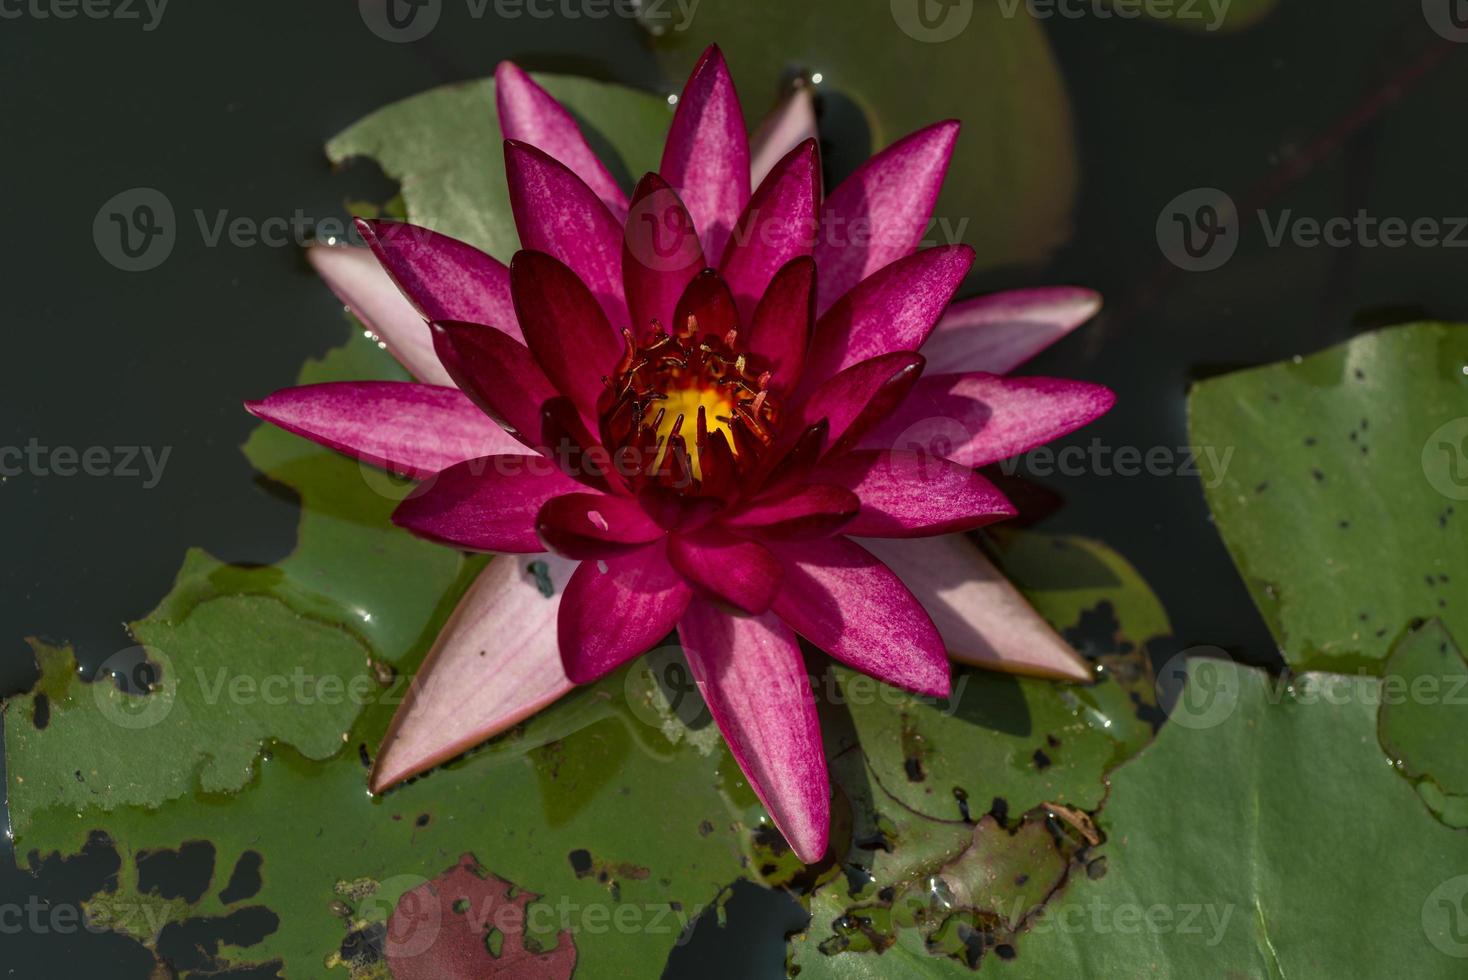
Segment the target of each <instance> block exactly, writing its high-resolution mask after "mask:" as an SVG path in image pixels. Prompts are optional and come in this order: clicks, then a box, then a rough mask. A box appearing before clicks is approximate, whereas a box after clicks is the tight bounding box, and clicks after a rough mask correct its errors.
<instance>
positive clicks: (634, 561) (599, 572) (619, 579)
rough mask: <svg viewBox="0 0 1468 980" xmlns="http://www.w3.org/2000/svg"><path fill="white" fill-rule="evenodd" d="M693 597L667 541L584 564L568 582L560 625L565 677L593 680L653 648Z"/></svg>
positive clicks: (586, 680)
mask: <svg viewBox="0 0 1468 980" xmlns="http://www.w3.org/2000/svg"><path fill="white" fill-rule="evenodd" d="M692 595H693V591H692V590H691V589H690V588H689V587H688V583H687V582H685V581H684V580H683V576H681V575H679V574H678V573H677V572H676V571H674V570H673V566H672V565H670V564H668V552H667V545H666V542H664V541H658V542H656V543H655V544H650V545H645V546H644V547H642V548H641V549H639V550H637V551H633V552H630V553H628V554H626V555H622V556H620V557H617V558H606V559H602V560H600V561H584V562H582V563H581V567H579V568H577V569H576V574H574V575H572V576H571V582H570V584H569V585H567V586H566V594H565V597H564V598H563V599H562V600H561V615H560V618H559V619H558V621H557V627H556V628H557V633H558V635H559V638H560V645H561V662H562V663H563V664H564V665H565V668H566V675H567V676H568V677H570V678H571V680H573V681H575V682H576V683H577V684H589V683H591V682H592V681H594V680H596V679H597V678H598V677H601V676H603V675H604V674H606V673H608V672H609V671H612V670H614V669H616V668H617V667H618V666H620V665H621V664H623V663H625V662H626V661H628V660H631V659H632V658H633V657H635V656H637V655H638V654H640V653H643V652H644V651H646V650H648V649H650V648H651V647H652V646H653V645H654V644H656V643H657V642H658V641H659V640H661V639H662V638H663V637H665V636H667V635H668V633H669V632H671V631H672V629H673V627H674V626H676V625H677V624H678V617H679V616H682V615H683V610H684V609H686V608H688V600H689V599H690V598H691V597H692Z"/></svg>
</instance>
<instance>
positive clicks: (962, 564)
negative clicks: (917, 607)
mask: <svg viewBox="0 0 1468 980" xmlns="http://www.w3.org/2000/svg"><path fill="white" fill-rule="evenodd" d="M861 543H862V545H863V547H865V548H867V549H868V550H869V551H871V553H872V554H874V555H876V556H877V557H878V558H880V559H881V560H882V562H883V563H884V564H886V565H887V567H888V568H890V569H892V570H893V571H894V572H896V573H897V575H898V576H899V577H900V578H901V579H902V581H903V582H905V583H906V584H907V587H908V588H909V589H911V590H912V592H913V595H915V596H916V597H917V599H918V601H919V602H921V603H922V604H923V608H924V609H926V610H927V611H928V615H929V616H931V617H933V622H934V624H935V625H937V627H938V632H939V633H941V634H942V635H943V642H944V644H945V645H946V646H947V648H948V656H949V657H950V658H952V659H953V660H956V661H958V662H959V663H964V664H974V665H975V666H978V667H987V668H988V669H990V670H998V671H1003V672H1005V673H1008V674H1026V675H1030V676H1033V677H1047V678H1052V679H1058V680H1067V681H1079V682H1081V683H1085V682H1087V681H1090V680H1091V679H1092V678H1093V676H1094V673H1093V671H1092V670H1091V668H1090V667H1089V666H1088V665H1087V664H1086V662H1085V661H1084V660H1083V659H1081V656H1080V654H1078V653H1076V652H1075V650H1073V649H1071V646H1070V644H1069V643H1066V642H1065V640H1063V639H1061V637H1060V635H1059V634H1058V633H1056V632H1055V630H1054V629H1052V628H1051V626H1050V624H1049V623H1047V622H1045V620H1044V618H1042V617H1041V616H1040V614H1039V613H1037V612H1035V610H1034V607H1032V606H1031V605H1030V604H1029V603H1028V602H1027V601H1025V597H1024V596H1022V595H1020V593H1019V590H1018V589H1016V588H1015V587H1014V586H1013V585H1011V584H1010V583H1009V580H1008V579H1006V578H1005V577H1004V575H1003V573H1002V572H1000V571H999V569H997V568H995V567H994V566H993V564H991V563H990V561H989V559H988V558H985V557H984V553H983V552H982V551H981V550H979V546H978V545H976V544H974V543H973V541H971V540H970V539H969V538H967V537H965V536H964V535H962V534H945V535H942V536H941V537H936V538H880V539H878V538H863V539H862V542H861Z"/></svg>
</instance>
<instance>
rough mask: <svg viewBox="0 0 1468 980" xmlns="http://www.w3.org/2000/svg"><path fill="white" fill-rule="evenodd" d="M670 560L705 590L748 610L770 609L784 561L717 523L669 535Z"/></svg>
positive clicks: (756, 611)
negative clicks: (716, 524) (688, 531)
mask: <svg viewBox="0 0 1468 980" xmlns="http://www.w3.org/2000/svg"><path fill="white" fill-rule="evenodd" d="M668 559H669V560H670V561H671V562H672V563H673V567H674V568H676V569H677V570H678V571H679V573H681V574H682V575H683V577H684V578H686V579H688V581H690V582H692V583H693V584H694V585H696V586H698V587H699V588H700V589H701V590H703V591H704V592H705V593H707V594H708V595H711V596H713V597H714V598H716V599H722V600H723V601H725V602H727V603H729V604H730V605H733V606H736V607H738V608H739V609H742V610H744V611H745V612H747V613H753V614H755V615H758V614H760V613H762V612H764V611H765V610H766V609H769V608H770V603H771V602H772V601H774V598H775V590H776V589H778V588H779V587H780V563H779V562H778V561H776V560H775V556H774V555H772V554H770V551H769V549H768V548H766V547H764V546H763V545H761V544H758V543H757V542H754V541H750V540H749V539H748V538H741V537H739V536H737V535H734V534H730V533H729V532H728V531H725V530H723V529H722V528H719V527H717V526H709V527H704V528H702V529H700V530H698V531H693V532H690V533H686V534H674V535H672V536H671V537H669V539H668Z"/></svg>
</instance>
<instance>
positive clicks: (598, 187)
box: [494, 61, 627, 219]
mask: <svg viewBox="0 0 1468 980" xmlns="http://www.w3.org/2000/svg"><path fill="white" fill-rule="evenodd" d="M494 101H495V108H496V110H497V111H498V113H499V120H500V132H502V133H503V134H504V136H505V139H508V140H518V141H520V142H521V143H528V144H530V145H531V146H533V147H535V148H537V149H539V150H544V151H545V152H546V153H547V154H548V155H550V156H552V157H554V158H555V159H557V160H559V161H561V162H562V163H564V164H565V165H566V166H567V167H569V168H570V169H571V172H572V173H574V174H575V175H576V176H577V177H580V178H581V180H582V181H583V182H584V183H585V184H586V186H587V187H590V188H591V190H592V192H593V193H595V194H596V196H597V197H599V198H601V200H602V203H603V204H605V205H606V206H607V208H608V209H610V210H611V212H612V214H613V215H614V216H616V217H617V218H618V219H620V218H621V217H622V216H623V215H625V214H626V213H627V195H626V194H625V193H623V191H622V188H620V187H618V186H617V181H616V179H615V178H614V177H613V176H612V175H611V173H610V172H609V171H608V170H607V168H606V167H605V166H604V165H603V164H602V162H601V160H599V159H598V158H597V155H596V154H595V153H593V152H592V150H591V147H590V146H588V145H587V143H586V137H584V136H582V135H581V128H580V127H579V126H577V125H576V120H575V119H574V118H573V117H572V116H571V113H569V112H567V111H566V109H565V107H564V106H562V105H561V104H560V103H559V102H557V101H556V100H555V98H554V97H553V96H552V95H551V94H550V93H549V92H547V91H546V90H545V89H543V88H541V87H540V86H539V85H538V84H536V82H535V79H533V78H531V77H530V76H529V75H528V74H526V72H525V71H524V70H522V69H521V68H520V67H519V66H518V65H516V64H514V63H512V62H509V61H501V62H500V63H499V66H498V67H497V68H495V70H494Z"/></svg>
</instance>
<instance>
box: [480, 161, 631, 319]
mask: <svg viewBox="0 0 1468 980" xmlns="http://www.w3.org/2000/svg"><path fill="white" fill-rule="evenodd" d="M505 179H506V180H507V181H508V183H509V187H510V210H511V211H512V212H513V213H514V215H515V228H516V229H517V230H518V231H519V232H520V244H521V245H522V246H524V247H525V248H527V249H530V250H532V251H536V252H544V253H545V254H547V255H550V256H552V257H554V258H555V259H557V260H559V261H560V262H562V263H564V264H565V265H566V266H568V267H569V268H570V269H571V271H572V272H574V273H576V275H577V277H578V278H579V279H580V280H581V281H582V282H583V283H585V284H586V286H587V288H589V289H590V290H591V292H592V295H594V296H595V297H596V301H597V303H599V304H600V305H601V308H602V312H603V313H605V314H606V319H607V320H608V321H609V322H610V323H614V324H617V325H618V328H619V329H620V327H621V325H623V324H625V323H626V321H627V304H626V303H625V302H624V301H623V299H622V223H621V222H620V221H619V220H617V218H616V217H615V216H614V215H613V214H612V212H611V211H609V210H607V206H606V205H605V204H603V203H602V202H601V199H600V198H598V197H597V196H596V195H595V194H593V193H592V192H591V188H589V187H587V186H586V184H584V183H582V181H581V178H580V177H577V176H576V175H575V174H574V173H572V172H571V171H570V170H569V169H567V167H566V166H565V164H562V163H560V162H558V161H556V160H553V159H552V158H550V157H549V156H546V154H544V153H542V152H541V151H540V150H537V149H536V148H535V147H533V146H529V145H527V144H525V143H516V142H515V141H514V140H507V141H506V142H505ZM515 309H516V312H517V313H520V312H523V311H521V309H520V307H519V304H518V303H517V304H516V307H515ZM521 327H522V328H523V327H524V321H523V319H522V320H521Z"/></svg>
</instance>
